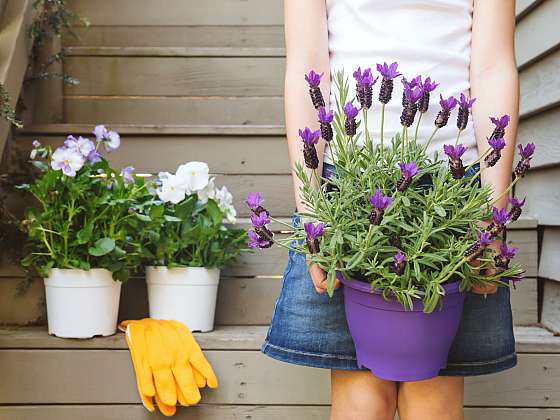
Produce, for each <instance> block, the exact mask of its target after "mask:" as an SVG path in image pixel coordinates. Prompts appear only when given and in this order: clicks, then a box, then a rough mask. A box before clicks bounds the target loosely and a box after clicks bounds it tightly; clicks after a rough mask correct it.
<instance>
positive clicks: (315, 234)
mask: <svg viewBox="0 0 560 420" xmlns="http://www.w3.org/2000/svg"><path fill="white" fill-rule="evenodd" d="M303 229H304V230H305V233H306V235H307V237H306V239H305V241H306V242H307V247H308V248H309V252H310V253H311V254H317V253H318V252H319V238H320V237H321V236H323V233H324V231H325V225H324V223H317V226H315V225H314V224H313V223H304V225H303Z"/></svg>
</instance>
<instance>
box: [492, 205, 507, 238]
mask: <svg viewBox="0 0 560 420" xmlns="http://www.w3.org/2000/svg"><path fill="white" fill-rule="evenodd" d="M507 222H509V213H508V211H507V209H506V208H501V209H499V208H497V207H492V222H490V224H489V225H488V226H487V227H486V231H487V232H490V233H491V234H492V235H493V236H498V235H499V234H501V233H502V232H503V231H504V230H505V228H506V224H507Z"/></svg>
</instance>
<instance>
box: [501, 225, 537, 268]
mask: <svg viewBox="0 0 560 420" xmlns="http://www.w3.org/2000/svg"><path fill="white" fill-rule="evenodd" d="M507 242H508V243H509V244H511V245H514V246H516V247H518V248H519V252H518V254H517V255H516V256H515V258H514V260H513V261H514V262H516V263H518V264H521V265H522V266H523V268H524V269H525V275H526V276H527V277H536V275H537V264H538V246H537V245H538V244H537V231H536V230H535V229H533V230H511V231H508V238H507Z"/></svg>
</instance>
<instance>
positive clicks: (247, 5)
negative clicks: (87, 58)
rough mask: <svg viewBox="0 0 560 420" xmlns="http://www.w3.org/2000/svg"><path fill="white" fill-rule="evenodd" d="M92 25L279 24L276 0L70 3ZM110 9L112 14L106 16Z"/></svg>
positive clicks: (94, 0)
mask: <svg viewBox="0 0 560 420" xmlns="http://www.w3.org/2000/svg"><path fill="white" fill-rule="evenodd" d="M68 3H69V5H70V6H71V7H72V9H73V10H74V11H75V12H76V13H78V14H79V15H81V16H85V17H87V18H88V20H89V21H90V22H91V24H92V25H93V26H113V25H119V26H122V25H129V26H151V25H156V26H161V25H169V26H171V25H175V26H182V25H185V26H187V25H200V26H202V25H281V24H282V16H283V12H282V2H281V1H278V0H266V1H265V0H205V1H204V2H200V1H198V0H166V2H165V7H161V2H160V1H158V0H72V1H69V2H68ZM107 10H110V11H111V13H107Z"/></svg>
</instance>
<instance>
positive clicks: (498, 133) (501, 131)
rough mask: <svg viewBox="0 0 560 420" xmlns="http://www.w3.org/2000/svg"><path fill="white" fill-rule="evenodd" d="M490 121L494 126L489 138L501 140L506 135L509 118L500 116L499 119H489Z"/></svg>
mask: <svg viewBox="0 0 560 420" xmlns="http://www.w3.org/2000/svg"><path fill="white" fill-rule="evenodd" d="M490 121H492V123H493V124H494V125H495V126H496V127H495V128H494V131H493V132H492V135H491V136H490V137H491V138H492V137H493V138H496V139H500V138H503V137H504V136H505V134H506V127H507V126H508V124H509V121H510V116H509V115H507V114H506V115H502V116H501V117H500V118H494V117H490Z"/></svg>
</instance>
